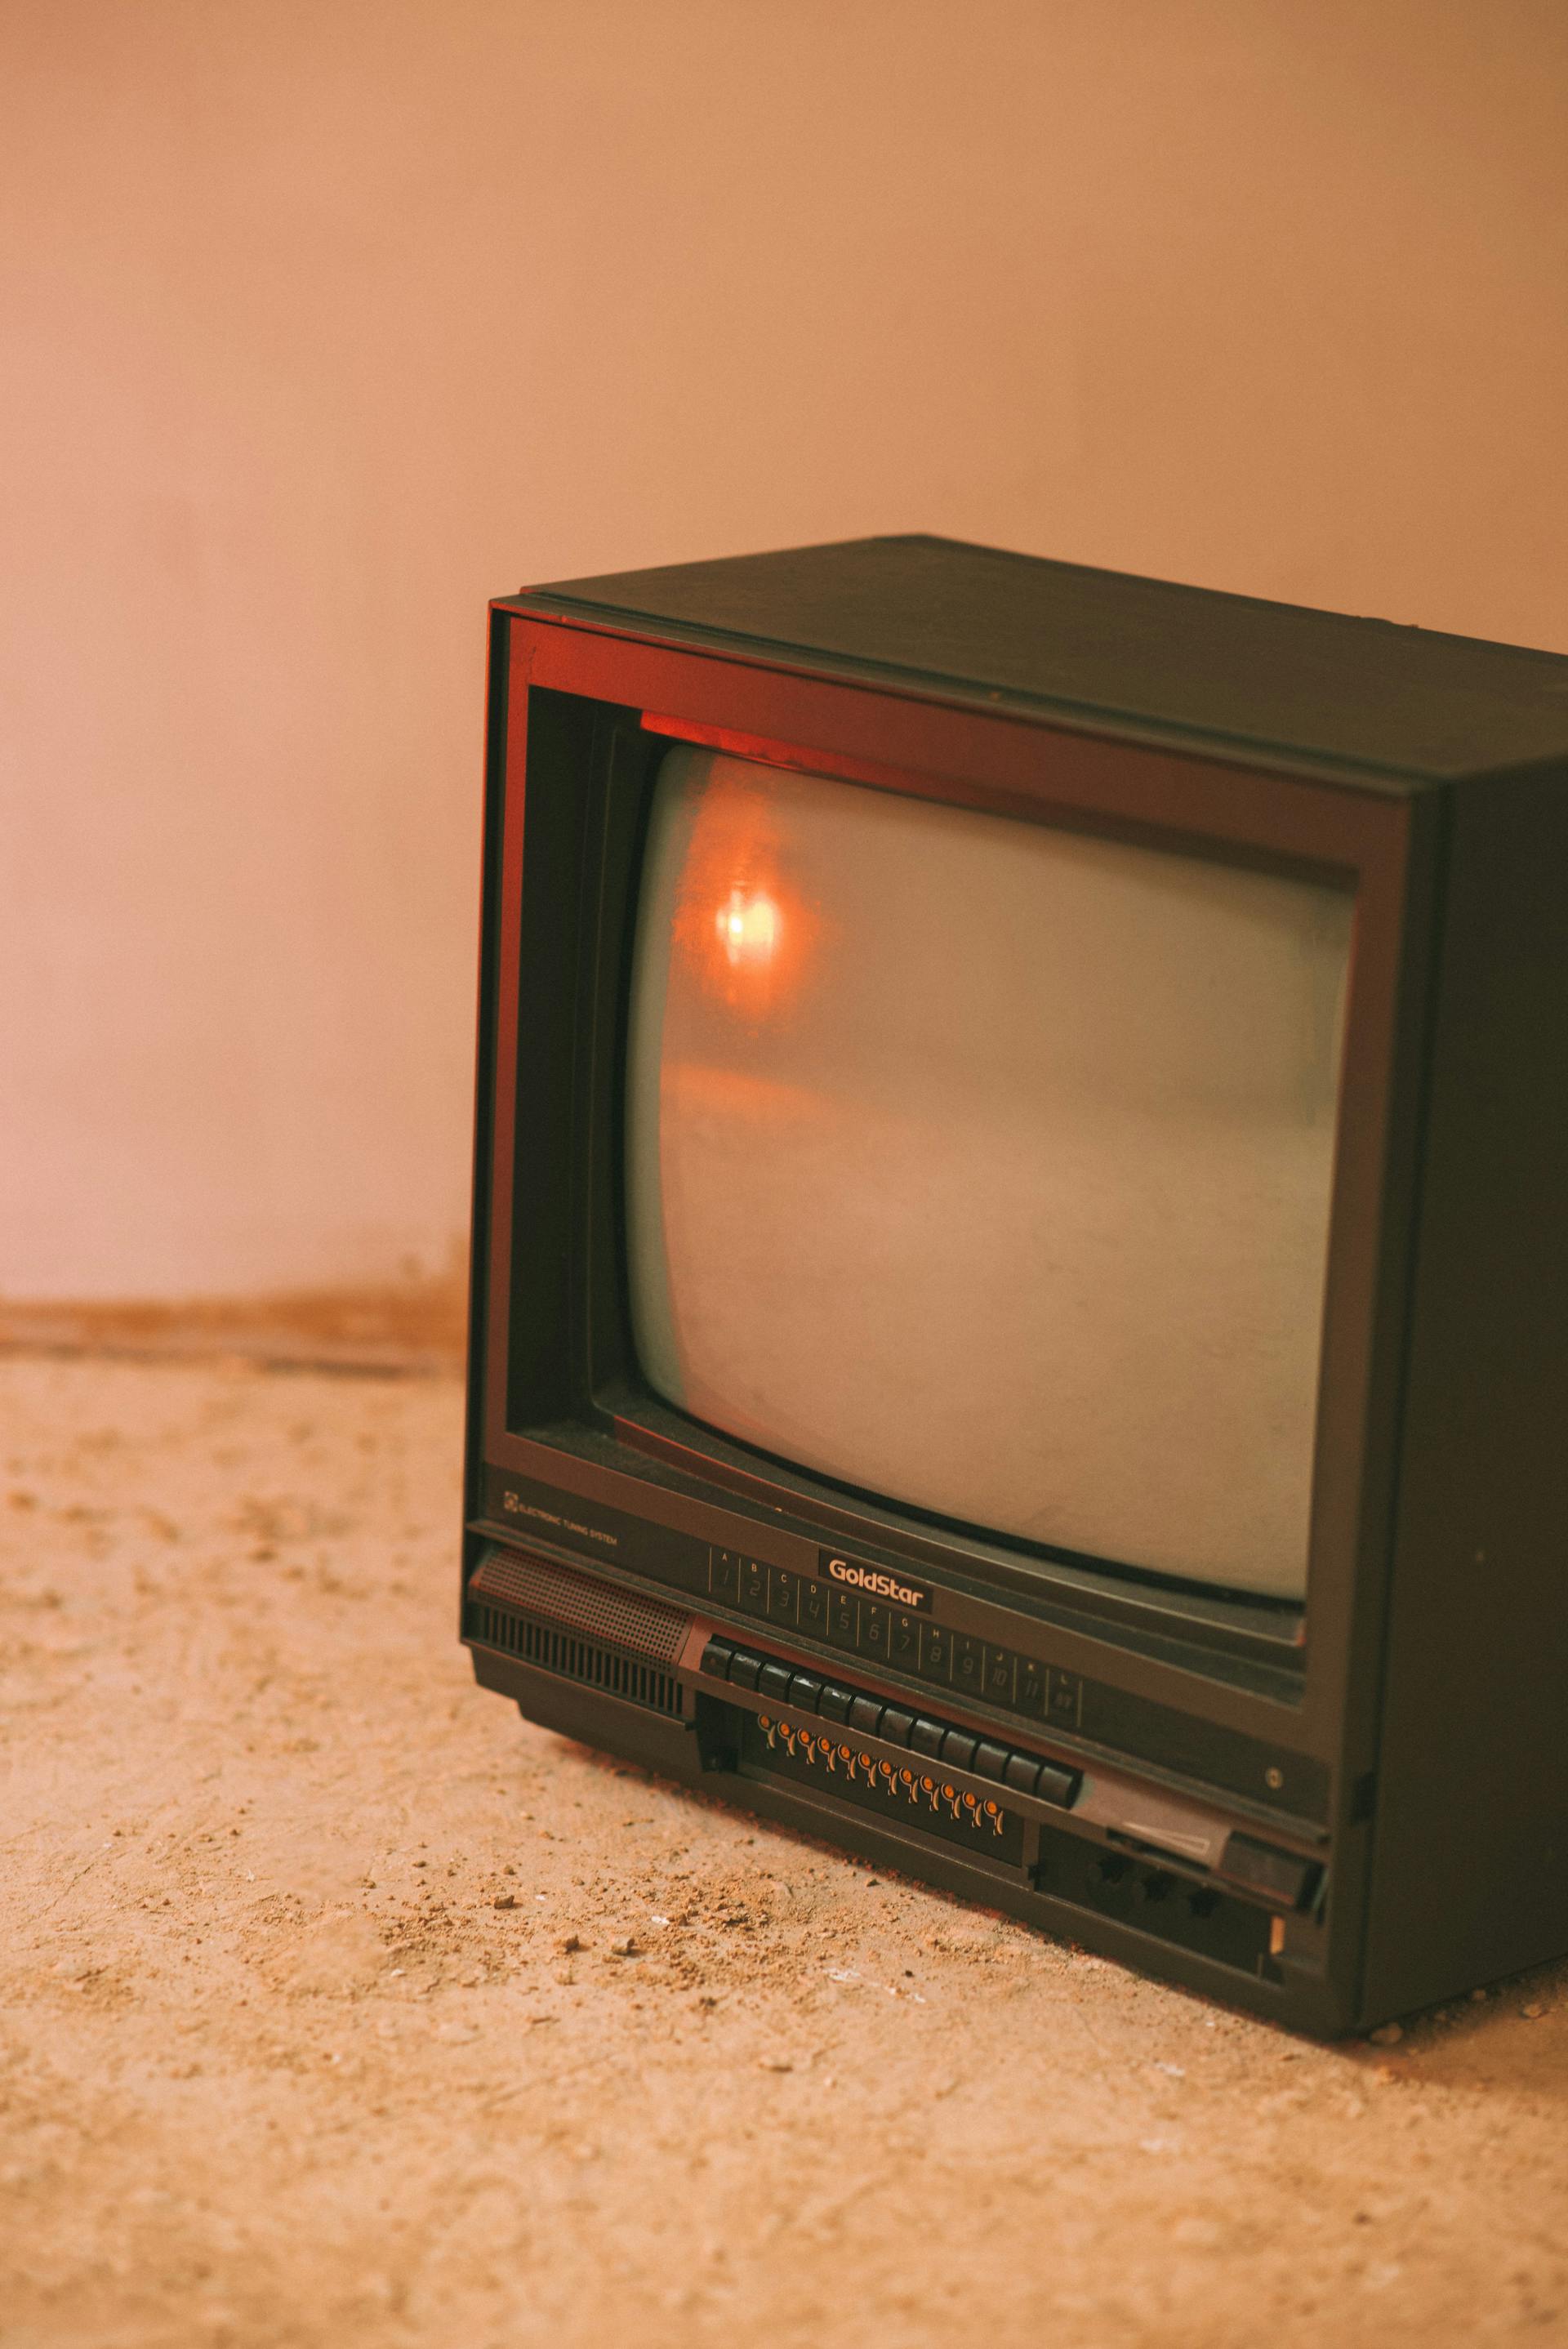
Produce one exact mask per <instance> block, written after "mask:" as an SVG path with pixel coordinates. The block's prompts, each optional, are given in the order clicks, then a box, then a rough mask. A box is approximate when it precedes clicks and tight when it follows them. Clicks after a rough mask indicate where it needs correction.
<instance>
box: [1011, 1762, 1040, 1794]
mask: <svg viewBox="0 0 1568 2349" xmlns="http://www.w3.org/2000/svg"><path fill="white" fill-rule="evenodd" d="M1002 1775H1003V1777H1004V1779H1005V1781H1006V1784H1007V1785H1009V1786H1016V1788H1017V1790H1018V1792H1019V1794H1020V1795H1032V1794H1033V1793H1034V1791H1035V1788H1036V1786H1037V1785H1038V1783H1039V1776H1040V1765H1039V1764H1038V1762H1037V1761H1036V1759H1035V1757H1034V1755H1033V1754H1008V1756H1007V1767H1006V1770H1005V1771H1004V1772H1003V1774H1002Z"/></svg>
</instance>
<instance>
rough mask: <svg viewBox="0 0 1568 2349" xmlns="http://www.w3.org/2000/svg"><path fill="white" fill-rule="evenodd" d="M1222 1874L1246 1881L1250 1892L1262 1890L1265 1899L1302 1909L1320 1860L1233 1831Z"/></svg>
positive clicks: (1226, 1843)
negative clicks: (1279, 1849) (1304, 1857)
mask: <svg viewBox="0 0 1568 2349" xmlns="http://www.w3.org/2000/svg"><path fill="white" fill-rule="evenodd" d="M1220 1874H1221V1875H1222V1876H1225V1877H1228V1878H1230V1880H1231V1882H1232V1883H1233V1884H1244V1885H1245V1886H1246V1888H1247V1889H1248V1891H1249V1892H1261V1893H1262V1894H1263V1896H1264V1899H1265V1900H1278V1901H1283V1903H1284V1906H1285V1907H1286V1908H1287V1909H1299V1908H1300V1906H1301V1904H1302V1902H1303V1901H1304V1900H1305V1898H1306V1895H1307V1893H1308V1891H1309V1890H1310V1889H1311V1888H1312V1884H1313V1880H1314V1878H1315V1876H1316V1874H1317V1863H1316V1861H1315V1860H1311V1859H1300V1858H1298V1857H1297V1856H1296V1854H1295V1852H1294V1851H1278V1850H1276V1849H1275V1848H1274V1845H1273V1844H1270V1843H1257V1842H1254V1841H1253V1837H1251V1836H1244V1835H1233V1836H1228V1837H1226V1839H1225V1849H1224V1853H1223V1856H1222V1858H1221V1861H1220Z"/></svg>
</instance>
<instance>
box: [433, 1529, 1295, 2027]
mask: <svg viewBox="0 0 1568 2349" xmlns="http://www.w3.org/2000/svg"><path fill="white" fill-rule="evenodd" d="M464 1635H465V1637H466V1638H467V1640H469V1644H470V1645H471V1646H472V1647H473V1649H474V1651H475V1666H476V1670H477V1671H478V1672H479V1676H480V1679H481V1680H482V1681H484V1682H486V1683H487V1684H488V1685H490V1686H491V1687H496V1688H499V1689H502V1690H504V1691H506V1692H510V1693H513V1694H515V1695H516V1696H517V1698H518V1700H519V1702H521V1704H522V1706H523V1710H524V1711H525V1712H528V1713H532V1714H533V1715H534V1717H536V1718H540V1719H543V1720H545V1721H546V1722H548V1723H551V1725H552V1726H558V1727H563V1728H566V1729H567V1730H568V1732H569V1733H572V1734H586V1735H588V1736H589V1737H591V1738H597V1737H601V1736H602V1737H603V1740H604V1742H606V1743H608V1744H612V1745H620V1744H621V1743H622V1738H621V1735H620V1733H619V1731H618V1729H617V1727H616V1722H617V1720H625V1721H627V1727H628V1729H629V1727H630V1723H629V1720H628V1719H627V1717H628V1716H630V1715H633V1714H640V1715H642V1716H643V1717H644V1718H654V1717H657V1716H663V1720H664V1723H665V1724H667V1725H666V1726H665V1729H664V1730H663V1731H662V1734H663V1735H665V1736H666V1737H667V1736H668V1735H669V1734H671V1733H674V1734H675V1735H676V1737H677V1739H679V1740H681V1741H682V1742H683V1743H684V1740H685V1739H686V1737H687V1736H690V1737H691V1744H690V1746H689V1747H688V1748H687V1749H686V1750H687V1751H688V1752H689V1753H690V1755H691V1764H692V1765H693V1775H697V1776H699V1777H700V1778H701V1779H702V1780H703V1781H704V1782H705V1783H707V1784H708V1785H714V1786H715V1790H716V1791H718V1785H717V1784H716V1781H717V1782H722V1779H723V1778H724V1777H725V1776H726V1775H729V1776H732V1777H733V1778H734V1779H736V1780H737V1781H738V1782H743V1783H744V1784H746V1785H749V1786H750V1787H752V1788H753V1789H755V1790H756V1796H757V1797H760V1796H761V1795H762V1793H763V1790H764V1789H769V1790H771V1792H772V1794H773V1795H774V1796H775V1798H777V1799H780V1800H781V1799H784V1798H787V1797H790V1796H793V1797H795V1798H797V1803H796V1807H795V1811H794V1816H795V1818H796V1820H797V1823H799V1824H800V1825H805V1826H814V1827H815V1828H817V1829H818V1831H820V1832H821V1833H823V1834H825V1835H827V1836H829V1837H835V1836H842V1837H843V1838H844V1839H845V1840H847V1841H848V1842H849V1843H850V1844H851V1847H853V1845H854V1842H855V1837H856V1833H857V1830H856V1828H855V1827H854V1826H853V1825H852V1824H851V1821H852V1819H860V1820H863V1821H864V1822H865V1826H866V1828H867V1829H868V1830H869V1829H872V1828H873V1827H875V1828H880V1829H881V1830H882V1833H883V1834H884V1835H885V1836H887V1837H892V1839H894V1841H895V1842H896V1844H897V1846H898V1847H900V1848H901V1851H902V1853H903V1855H906V1856H907V1857H906V1858H905V1859H904V1860H903V1864H906V1865H908V1866H909V1867H910V1868H912V1869H913V1871H914V1872H915V1873H917V1874H918V1873H922V1872H925V1871H924V1870H923V1868H922V1862H921V1857H920V1855H921V1847H922V1846H924V1847H925V1849H926V1850H927V1852H928V1853H929V1863H928V1867H929V1871H930V1872H931V1873H932V1874H933V1878H934V1880H935V1881H938V1882H943V1881H951V1882H953V1883H954V1889H970V1890H972V1891H975V1892H978V1893H980V1896H981V1897H982V1898H991V1899H996V1900H997V1901H998V1902H999V1903H1001V1904H1002V1905H1004V1906H1006V1907H1008V1908H1011V1909H1014V1910H1015V1913H1020V1914H1026V1913H1028V1910H1029V1909H1030V1908H1032V1905H1033V1902H1034V1900H1035V1899H1036V1898H1037V1897H1038V1898H1040V1899H1041V1900H1042V1903H1043V1904H1048V1907H1049V1910H1050V1912H1051V1914H1050V1921H1051V1922H1052V1924H1053V1926H1054V1927H1055V1929H1056V1930H1061V1929H1062V1927H1063V1926H1064V1925H1065V1926H1066V1927H1067V1928H1068V1930H1074V1924H1075V1920H1081V1924H1080V1925H1079V1926H1078V1930H1083V1929H1084V1928H1086V1927H1088V1923H1089V1920H1090V1919H1091V1918H1097V1919H1103V1920H1105V1921H1106V1923H1107V1924H1108V1925H1109V1924H1115V1925H1117V1926H1119V1927H1121V1928H1123V1929H1124V1930H1130V1931H1131V1932H1133V1933H1135V1934H1137V1935H1138V1936H1140V1939H1141V1940H1142V1941H1144V1942H1145V1943H1147V1942H1148V1941H1150V1940H1151V1941H1154V1942H1162V1943H1164V1944H1165V1945H1166V1946H1167V1947H1168V1948H1171V1950H1172V1951H1186V1952H1189V1953H1191V1955H1192V1956H1193V1957H1201V1958H1204V1959H1207V1960H1210V1961H1217V1962H1218V1963H1219V1964H1221V1965H1222V1966H1224V1967H1227V1968H1230V1969H1233V1970H1238V1971H1243V1972H1245V1973H1248V1974H1252V1975H1253V1976H1262V1977H1263V1978H1264V1980H1265V1981H1277V1980H1278V1978H1279V1977H1278V1974H1277V1970H1276V1968H1275V1961H1276V1960H1279V1959H1282V1958H1284V1959H1287V1960H1289V1961H1291V1962H1292V1963H1294V1964H1295V1965H1297V1966H1298V1967H1299V1966H1300V1965H1302V1964H1303V1963H1305V1964H1307V1965H1308V1966H1311V1965H1312V1964H1314V1963H1315V1962H1316V1961H1317V1957H1318V1952H1319V1951H1320V1950H1321V1946H1322V1941H1321V1936H1322V1930H1323V1921H1322V1920H1323V1909H1324V1900H1325V1896H1326V1865H1325V1857H1326V1856H1325V1855H1324V1854H1323V1853H1322V1852H1321V1851H1319V1852H1318V1853H1314V1852H1313V1851H1312V1850H1311V1848H1310V1847H1308V1848H1307V1849H1306V1850H1303V1849H1300V1848H1297V1849H1295V1850H1293V1849H1291V1848H1289V1847H1288V1846H1287V1845H1286V1844H1285V1843H1284V1842H1275V1841H1274V1840H1273V1839H1272V1837H1261V1836H1258V1835H1255V1834H1253V1832H1251V1822H1247V1823H1245V1824H1243V1822H1240V1821H1238V1820H1237V1819H1236V1817H1235V1816H1234V1814H1233V1812H1229V1813H1228V1812H1227V1809H1226V1808H1225V1807H1224V1806H1222V1805H1216V1804H1214V1803H1212V1802H1205V1801H1204V1800H1203V1799H1202V1796H1201V1795H1198V1794H1196V1793H1191V1794H1190V1793H1187V1792H1183V1791H1182V1790H1181V1789H1180V1788H1179V1787H1177V1786H1173V1785H1168V1784H1167V1785H1161V1784H1158V1783H1155V1782H1153V1781H1151V1780H1150V1778H1149V1777H1148V1776H1147V1775H1143V1774H1140V1773H1136V1772H1129V1771H1128V1770H1127V1769H1125V1768H1122V1767H1120V1766H1119V1765H1118V1764H1117V1763H1116V1760H1115V1757H1107V1758H1106V1759H1105V1760H1103V1761H1102V1760H1101V1759H1100V1758H1099V1757H1098V1756H1094V1755H1092V1754H1085V1755H1084V1756H1083V1758H1082V1759H1081V1760H1078V1759H1076V1758H1074V1757H1072V1756H1071V1755H1069V1754H1063V1753H1060V1752H1057V1753H1056V1754H1047V1753H1041V1752H1039V1751H1038V1750H1030V1749H1029V1748H1028V1747H1026V1746H1024V1745H1022V1744H1016V1743H1015V1742H1014V1740H1013V1737H1011V1736H1009V1734H1008V1732H1007V1728H1006V1725H1005V1724H1004V1725H1001V1726H999V1727H997V1728H995V1729H993V1730H987V1729H986V1728H985V1727H984V1726H983V1725H980V1724H979V1723H975V1722H970V1723H965V1722H963V1721H961V1720H956V1719H954V1718H952V1717H951V1716H948V1715H944V1714H943V1713H935V1712H931V1713H928V1712H926V1711H925V1710H924V1709H923V1707H922V1706H921V1702H920V1698H919V1696H918V1694H913V1695H911V1694H907V1693H906V1694H901V1693H898V1692H895V1691H894V1690H893V1689H892V1687H891V1686H889V1685H886V1684H884V1685H883V1687H882V1689H880V1690H878V1689H877V1688H875V1687H872V1686H868V1685H867V1684H866V1683H865V1682H850V1681H844V1680H841V1679H839V1678H838V1677H837V1674H836V1673H835V1671H834V1669H833V1666H832V1664H831V1663H830V1662H826V1661H823V1662H813V1661H804V1660H802V1658H801V1657H800V1656H799V1653H797V1655H795V1656H794V1657H789V1656H787V1655H782V1654H779V1652H777V1651H773V1652H769V1651H768V1650H766V1649H764V1648H761V1647H753V1646H752V1645H751V1643H750V1641H749V1640H746V1639H745V1637H744V1635H742V1637H741V1638H739V1639H738V1638H737V1637H736V1635H735V1633H734V1632H733V1631H732V1630H727V1629H724V1628H721V1627H719V1626H717V1625H716V1624H714V1623H713V1622H711V1621H708V1622H704V1621H703V1620H702V1619H700V1618H698V1617H695V1616H693V1615H692V1614H690V1613H689V1612H687V1611H686V1610H685V1609H676V1608H672V1607H670V1606H669V1605H667V1604H666V1603H665V1602H663V1601H659V1600H654V1599H647V1598H645V1597H643V1596H640V1595H638V1594H636V1593H633V1592H629V1591H627V1590H625V1589H624V1588H622V1587H620V1586H617V1585H615V1584H613V1583H611V1582H608V1581H606V1580H603V1579H601V1578H596V1577H591V1576H589V1575H586V1574H584V1573H583V1570H582V1569H581V1568H577V1567H571V1568H568V1567H565V1566H563V1565H561V1564H559V1563H557V1562H555V1561H553V1560H547V1559H545V1558H542V1557H537V1556H529V1555H526V1554H522V1553H519V1552H516V1551H511V1550H505V1551H497V1550H491V1551H490V1552H489V1553H488V1554H487V1555H486V1556H485V1557H483V1558H482V1559H481V1561H480V1565H479V1567H478V1568H477V1569H476V1571H475V1572H474V1573H473V1575H472V1576H471V1577H470V1579H469V1588H468V1591H467V1594H466V1600H465V1609H464ZM542 1681H552V1682H555V1683H556V1685H557V1687H559V1688H561V1691H562V1693H561V1695H560V1696H559V1697H556V1696H549V1697H547V1696H546V1694H545V1692H544V1688H543V1686H542V1684H541V1683H542ZM570 1683H575V1685H576V1690H577V1692H579V1693H578V1694H577V1695H575V1696H573V1697H572V1698H570V1699H569V1698H567V1696H566V1689H565V1685H564V1684H570ZM603 1705H608V1707H609V1709H610V1712H609V1715H608V1716H606V1718H605V1719H604V1720H603V1723H599V1722H598V1721H597V1720H596V1716H595V1714H594V1713H593V1711H592V1708H593V1707H595V1706H603ZM574 1706H575V1707H577V1708H579V1709H578V1710H577V1711H575V1712H574V1711H573V1707H574ZM583 1707H588V1708H590V1710H589V1711H587V1712H586V1713H584V1712H583V1711H582V1710H581V1708H583ZM563 1708H564V1709H563ZM693 1733H695V1734H693ZM637 1742H638V1741H637V1737H636V1735H635V1733H632V1749H633V1750H635V1748H636V1745H637ZM663 1752H664V1749H662V1748H661V1753H663ZM666 1759H667V1761H668V1762H669V1763H671V1764H675V1765H676V1774H677V1775H681V1776H685V1775H687V1769H686V1767H685V1766H682V1765H681V1764H680V1762H679V1758H678V1755H677V1754H676V1752H674V1751H670V1752H669V1753H668V1754H667V1756H666ZM736 1792H737V1795H738V1798H739V1799H741V1800H743V1801H744V1800H746V1799H747V1796H746V1795H745V1794H744V1793H743V1792H742V1787H741V1785H740V1784H738V1785H737V1788H736ZM781 1816H789V1812H785V1813H783V1814H781ZM1260 1824H1261V1823H1260ZM1299 1840H1300V1841H1302V1842H1305V1840H1306V1838H1305V1837H1302V1838H1299ZM934 1847H939V1848H940V1850H941V1851H943V1852H945V1853H947V1854H949V1855H951V1858H952V1859H953V1860H954V1861H957V1862H962V1863H963V1870H964V1876H963V1878H945V1877H944V1872H943V1869H944V1863H943V1862H942V1860H941V1859H940V1858H939V1857H938V1848H934ZM893 1864H895V1865H897V1864H900V1862H899V1861H897V1860H895V1861H894V1863H893ZM964 1878H967V1883H966V1884H965V1881H964ZM983 1888H984V1889H983ZM1020 1897H1021V1898H1022V1899H1023V1901H1024V1903H1025V1906H1024V1907H1023V1908H1019V1907H1018V1905H1017V1904H1018V1902H1019V1899H1020Z"/></svg>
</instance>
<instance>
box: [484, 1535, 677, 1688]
mask: <svg viewBox="0 0 1568 2349" xmlns="http://www.w3.org/2000/svg"><path fill="white" fill-rule="evenodd" d="M469 1597H470V1599H478V1598H480V1597H483V1598H488V1599H500V1600H501V1602H502V1603H503V1605H505V1606H508V1607H512V1608H515V1609H517V1610H518V1612H519V1613H520V1614H523V1615H542V1616H543V1617H544V1618H545V1619H546V1620H547V1621H550V1622H554V1623H563V1624H565V1625H566V1626H567V1627H568V1629H569V1630H573V1631H584V1632H586V1633H587V1635H588V1637H589V1638H590V1639H591V1640H605V1641H607V1642H608V1643H609V1644H610V1645H611V1646H612V1647H616V1648H630V1649H631V1650H632V1651H633V1653H634V1655H639V1656H651V1657H652V1658H653V1660H654V1661H655V1663H660V1664H673V1663H674V1662H675V1661H676V1657H677V1656H678V1655H679V1654H680V1651H681V1646H682V1643H683V1641H684V1640H685V1639H686V1632H687V1630H689V1628H690V1625H691V1618H690V1616H689V1615H686V1614H683V1613H682V1612H681V1610H680V1609H678V1608H676V1607H664V1606H661V1605H660V1603H659V1601H658V1600H657V1599H645V1598H643V1597H642V1596H641V1595H640V1593H638V1592H637V1591H634V1590H622V1589H620V1588H617V1586H616V1585H615V1584H614V1583H613V1582H596V1581H594V1580H593V1578H592V1577H591V1576H589V1575H586V1574H573V1572H572V1570H571V1568H569V1567H564V1566H555V1565H552V1563H551V1562H550V1560H549V1559H547V1558H542V1557H524V1556H523V1555H522V1554H521V1552H520V1551H518V1550H508V1549H489V1550H486V1552H485V1554H484V1556H483V1557H482V1558H481V1559H480V1563H479V1565H478V1566H477V1567H476V1568H475V1569H474V1573H473V1575H472V1578H470V1580H469Z"/></svg>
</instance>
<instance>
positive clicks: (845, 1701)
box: [817, 1681, 855, 1721]
mask: <svg viewBox="0 0 1568 2349" xmlns="http://www.w3.org/2000/svg"><path fill="white" fill-rule="evenodd" d="M854 1701H855V1692H854V1691H853V1689H847V1688H840V1686H839V1684H838V1682H836V1681H829V1682H827V1684H826V1686H825V1687H824V1688H823V1690H822V1701H821V1702H820V1704H819V1705H818V1707H817V1710H818V1712H819V1713H820V1714H821V1716H822V1718H823V1720H824V1721H848V1719H849V1717H850V1707H851V1705H852V1704H853V1702H854Z"/></svg>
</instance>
